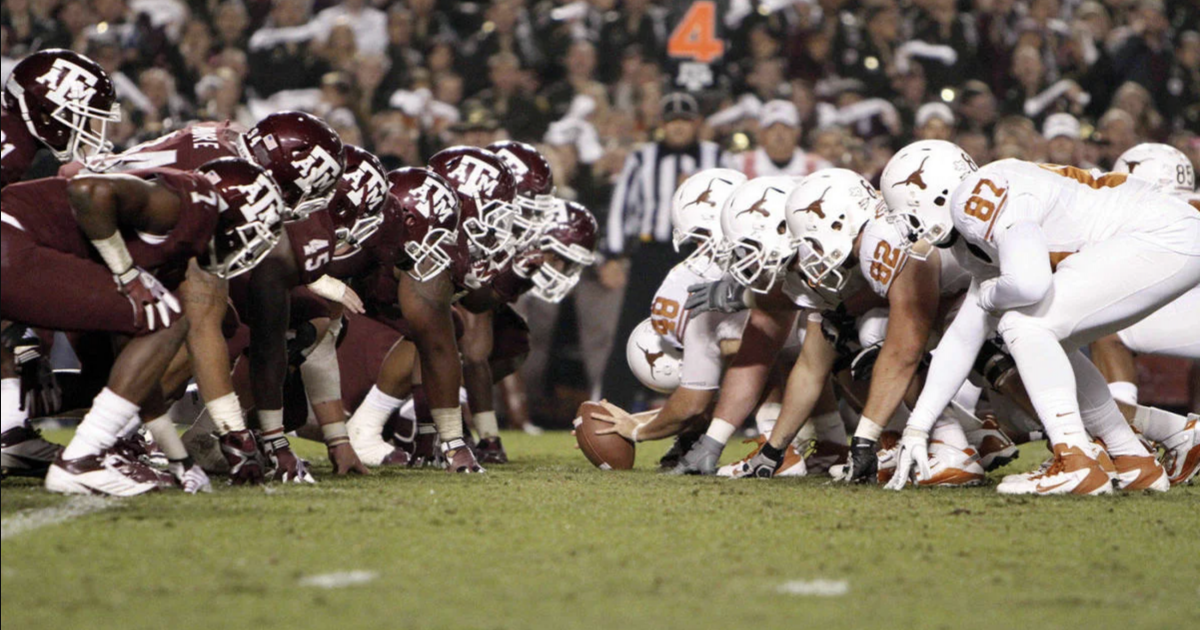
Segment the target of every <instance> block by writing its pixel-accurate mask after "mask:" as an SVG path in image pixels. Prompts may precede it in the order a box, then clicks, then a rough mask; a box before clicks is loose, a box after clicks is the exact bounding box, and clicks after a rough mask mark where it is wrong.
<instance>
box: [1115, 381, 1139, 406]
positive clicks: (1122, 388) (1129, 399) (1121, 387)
mask: <svg viewBox="0 0 1200 630" xmlns="http://www.w3.org/2000/svg"><path fill="white" fill-rule="evenodd" d="M1108 391H1109V392H1111V393H1112V397H1113V398H1115V399H1117V400H1118V401H1120V402H1123V403H1125V404H1126V405H1129V406H1130V407H1135V406H1137V404H1138V402H1137V398H1138V387H1137V385H1136V384H1135V383H1129V382H1126V381H1117V382H1115V383H1109V384H1108Z"/></svg>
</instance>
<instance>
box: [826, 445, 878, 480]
mask: <svg viewBox="0 0 1200 630" xmlns="http://www.w3.org/2000/svg"><path fill="white" fill-rule="evenodd" d="M877 446H878V444H877V443H876V442H875V440H868V439H866V438H861V437H856V438H854V440H853V441H851V443H850V459H849V460H848V461H847V462H846V467H845V469H844V471H843V473H842V475H841V476H840V477H838V478H836V479H835V480H836V481H843V482H846V483H876V479H877V478H878V473H879V457H878V456H877V455H876V454H875V449H876V448H877Z"/></svg>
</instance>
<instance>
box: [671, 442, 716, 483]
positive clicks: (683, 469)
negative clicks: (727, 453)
mask: <svg viewBox="0 0 1200 630" xmlns="http://www.w3.org/2000/svg"><path fill="white" fill-rule="evenodd" d="M723 450H725V445H724V444H721V443H720V442H718V441H716V440H714V439H712V438H711V437H708V436H707V435H702V436H700V439H699V440H698V441H697V442H696V444H695V446H693V447H692V450H690V451H688V452H687V455H684V456H683V459H681V460H679V463H678V464H677V465H676V466H675V468H672V469H671V470H670V472H669V473H668V474H671V475H715V474H717V464H718V463H719V462H720V461H721V451H723Z"/></svg>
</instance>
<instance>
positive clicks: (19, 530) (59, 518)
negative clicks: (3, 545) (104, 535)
mask: <svg viewBox="0 0 1200 630" xmlns="http://www.w3.org/2000/svg"><path fill="white" fill-rule="evenodd" d="M116 504H117V502H116V501H114V500H112V499H106V498H104V497H92V496H76V497H70V498H68V499H67V500H66V501H64V502H63V503H61V504H59V505H55V506H53V507H46V508H36V509H31V510H21V511H20V512H17V513H15V514H13V515H11V516H5V517H4V518H3V519H0V540H8V539H9V538H11V537H13V536H19V535H21V534H24V533H26V532H32V531H36V530H39V529H41V528H43V527H46V526H48V525H58V524H59V523H65V522H67V521H70V520H73V519H77V518H79V517H81V516H85V515H88V514H91V513H93V512H99V511H101V510H107V509H108V508H110V507H113V506H115V505H116Z"/></svg>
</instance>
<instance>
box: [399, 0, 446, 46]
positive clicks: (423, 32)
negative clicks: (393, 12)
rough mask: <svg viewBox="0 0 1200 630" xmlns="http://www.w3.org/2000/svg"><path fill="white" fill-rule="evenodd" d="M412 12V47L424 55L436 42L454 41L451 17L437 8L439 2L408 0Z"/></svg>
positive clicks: (434, 0) (432, 0) (435, 0)
mask: <svg viewBox="0 0 1200 630" xmlns="http://www.w3.org/2000/svg"><path fill="white" fill-rule="evenodd" d="M407 5H408V9H409V11H411V12H412V36H411V37H412V47H413V48H414V49H415V50H416V51H417V52H421V53H424V52H425V51H427V50H429V48H430V47H432V46H433V43H434V42H435V41H446V40H449V41H453V40H454V39H455V33H454V28H453V27H451V25H450V17H449V16H448V15H446V13H444V12H443V11H441V10H439V9H438V7H437V0H408V2H407Z"/></svg>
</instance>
